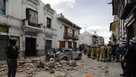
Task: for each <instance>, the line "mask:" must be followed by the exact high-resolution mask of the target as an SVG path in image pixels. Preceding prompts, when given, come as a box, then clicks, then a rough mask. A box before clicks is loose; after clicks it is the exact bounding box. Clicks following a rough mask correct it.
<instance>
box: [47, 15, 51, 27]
mask: <svg viewBox="0 0 136 77" xmlns="http://www.w3.org/2000/svg"><path fill="white" fill-rule="evenodd" d="M47 28H51V19H50V18H48V17H47Z"/></svg>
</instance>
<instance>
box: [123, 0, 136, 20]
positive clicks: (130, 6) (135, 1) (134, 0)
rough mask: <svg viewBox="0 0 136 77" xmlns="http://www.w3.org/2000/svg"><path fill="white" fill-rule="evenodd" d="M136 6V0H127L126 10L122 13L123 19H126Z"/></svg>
mask: <svg viewBox="0 0 136 77" xmlns="http://www.w3.org/2000/svg"><path fill="white" fill-rule="evenodd" d="M135 5H136V0H125V2H124V8H123V11H122V13H121V19H126V18H127V17H128V15H129V14H130V12H131V11H132V9H133V7H134V6H135Z"/></svg>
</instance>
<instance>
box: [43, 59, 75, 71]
mask: <svg viewBox="0 0 136 77" xmlns="http://www.w3.org/2000/svg"><path fill="white" fill-rule="evenodd" d="M45 70H46V71H49V72H50V73H54V72H55V71H61V72H64V71H74V70H77V63H76V61H75V60H70V61H65V60H62V61H57V62H56V61H54V60H53V59H51V60H50V61H49V62H48V63H46V65H45Z"/></svg>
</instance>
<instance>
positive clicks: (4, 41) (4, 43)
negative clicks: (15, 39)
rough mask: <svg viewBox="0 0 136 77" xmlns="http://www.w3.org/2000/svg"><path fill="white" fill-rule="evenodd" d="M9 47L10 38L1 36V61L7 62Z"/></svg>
mask: <svg viewBox="0 0 136 77" xmlns="http://www.w3.org/2000/svg"><path fill="white" fill-rule="evenodd" d="M7 47H8V36H3V35H0V61H2V60H6V48H7Z"/></svg>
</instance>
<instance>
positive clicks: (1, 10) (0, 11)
mask: <svg viewBox="0 0 136 77" xmlns="http://www.w3.org/2000/svg"><path fill="white" fill-rule="evenodd" d="M5 13H6V2H5V0H0V15H5Z"/></svg>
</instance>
